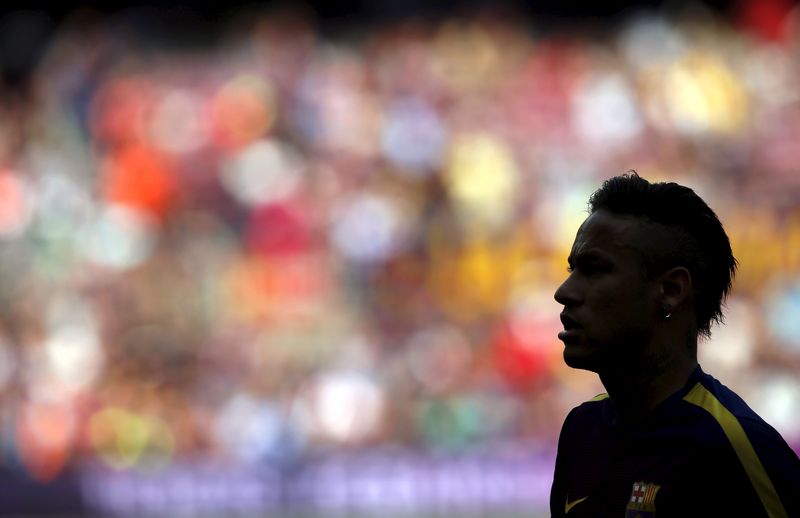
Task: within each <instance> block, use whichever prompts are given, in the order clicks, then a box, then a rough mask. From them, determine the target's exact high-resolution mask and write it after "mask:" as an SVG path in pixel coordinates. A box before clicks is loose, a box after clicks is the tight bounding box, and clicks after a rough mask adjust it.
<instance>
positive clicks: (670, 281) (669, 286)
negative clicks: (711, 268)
mask: <svg viewBox="0 0 800 518" xmlns="http://www.w3.org/2000/svg"><path fill="white" fill-rule="evenodd" d="M659 290H660V294H659V295H660V298H661V301H660V303H661V308H662V310H665V311H666V312H667V313H671V312H673V311H675V310H676V309H677V308H679V307H681V306H683V305H685V304H686V302H687V301H688V300H689V299H690V298H691V297H692V292H693V285H692V274H691V273H689V270H688V269H686V268H684V267H683V266H676V267H675V268H671V269H669V270H667V271H666V272H664V273H662V274H661V276H660V277H659Z"/></svg>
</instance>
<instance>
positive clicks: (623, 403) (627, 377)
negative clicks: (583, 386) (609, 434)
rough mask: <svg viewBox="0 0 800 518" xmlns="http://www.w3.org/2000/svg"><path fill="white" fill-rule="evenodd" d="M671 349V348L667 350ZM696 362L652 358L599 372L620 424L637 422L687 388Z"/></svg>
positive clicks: (673, 357) (682, 358) (674, 357)
mask: <svg viewBox="0 0 800 518" xmlns="http://www.w3.org/2000/svg"><path fill="white" fill-rule="evenodd" d="M666 350H668V349H666ZM696 367H697V359H696V358H693V357H690V356H689V355H671V356H662V357H651V358H649V359H648V360H647V361H644V362H642V361H639V362H633V363H630V364H627V365H625V366H623V367H621V368H617V369H614V370H612V371H608V372H602V373H600V381H602V383H603V386H604V387H605V389H606V391H608V395H609V397H610V398H611V401H612V403H613V405H614V410H615V412H616V414H617V417H618V418H619V420H620V421H621V422H626V423H630V422H636V421H639V420H641V419H642V418H644V417H645V416H646V415H647V414H649V413H650V412H651V411H652V410H653V409H654V408H655V407H656V406H658V405H659V404H660V403H661V402H662V401H664V400H665V399H667V398H668V397H669V396H671V395H672V394H674V393H675V392H677V391H678V390H680V389H681V388H683V387H684V386H685V385H686V382H687V381H688V380H689V376H691V374H692V372H694V369H695V368H696Z"/></svg>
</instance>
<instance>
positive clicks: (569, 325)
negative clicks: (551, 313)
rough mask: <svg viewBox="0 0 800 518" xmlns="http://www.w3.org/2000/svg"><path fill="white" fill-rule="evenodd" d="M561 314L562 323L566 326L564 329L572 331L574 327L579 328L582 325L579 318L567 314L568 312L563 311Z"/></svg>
mask: <svg viewBox="0 0 800 518" xmlns="http://www.w3.org/2000/svg"><path fill="white" fill-rule="evenodd" d="M559 316H560V318H561V324H562V325H563V326H564V331H571V330H573V329H578V328H579V327H581V326H580V324H579V323H578V321H577V320H575V319H574V318H572V317H571V316H569V315H567V314H566V313H561V315H559Z"/></svg>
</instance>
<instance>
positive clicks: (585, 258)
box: [567, 250, 611, 266]
mask: <svg viewBox="0 0 800 518" xmlns="http://www.w3.org/2000/svg"><path fill="white" fill-rule="evenodd" d="M591 261H602V262H606V263H608V262H611V259H610V258H609V257H608V256H606V255H605V254H602V253H600V252H598V251H596V250H587V251H585V252H581V253H579V254H578V255H577V256H574V255H572V254H569V257H567V264H569V265H570V266H572V265H573V264H574V263H576V262H580V263H586V262H591Z"/></svg>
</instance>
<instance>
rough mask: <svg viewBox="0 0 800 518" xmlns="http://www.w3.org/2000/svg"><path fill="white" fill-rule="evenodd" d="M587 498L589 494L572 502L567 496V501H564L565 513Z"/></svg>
mask: <svg viewBox="0 0 800 518" xmlns="http://www.w3.org/2000/svg"><path fill="white" fill-rule="evenodd" d="M587 498H589V497H588V496H584V497H583V498H579V499H577V500H573V501H572V502H570V501H569V497H567V501H566V502H565V503H564V514H567V513H568V512H569V511H570V509H572V508H573V507H575V506H576V505H578V504H579V503H581V502H583V501H584V500H586V499H587Z"/></svg>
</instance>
